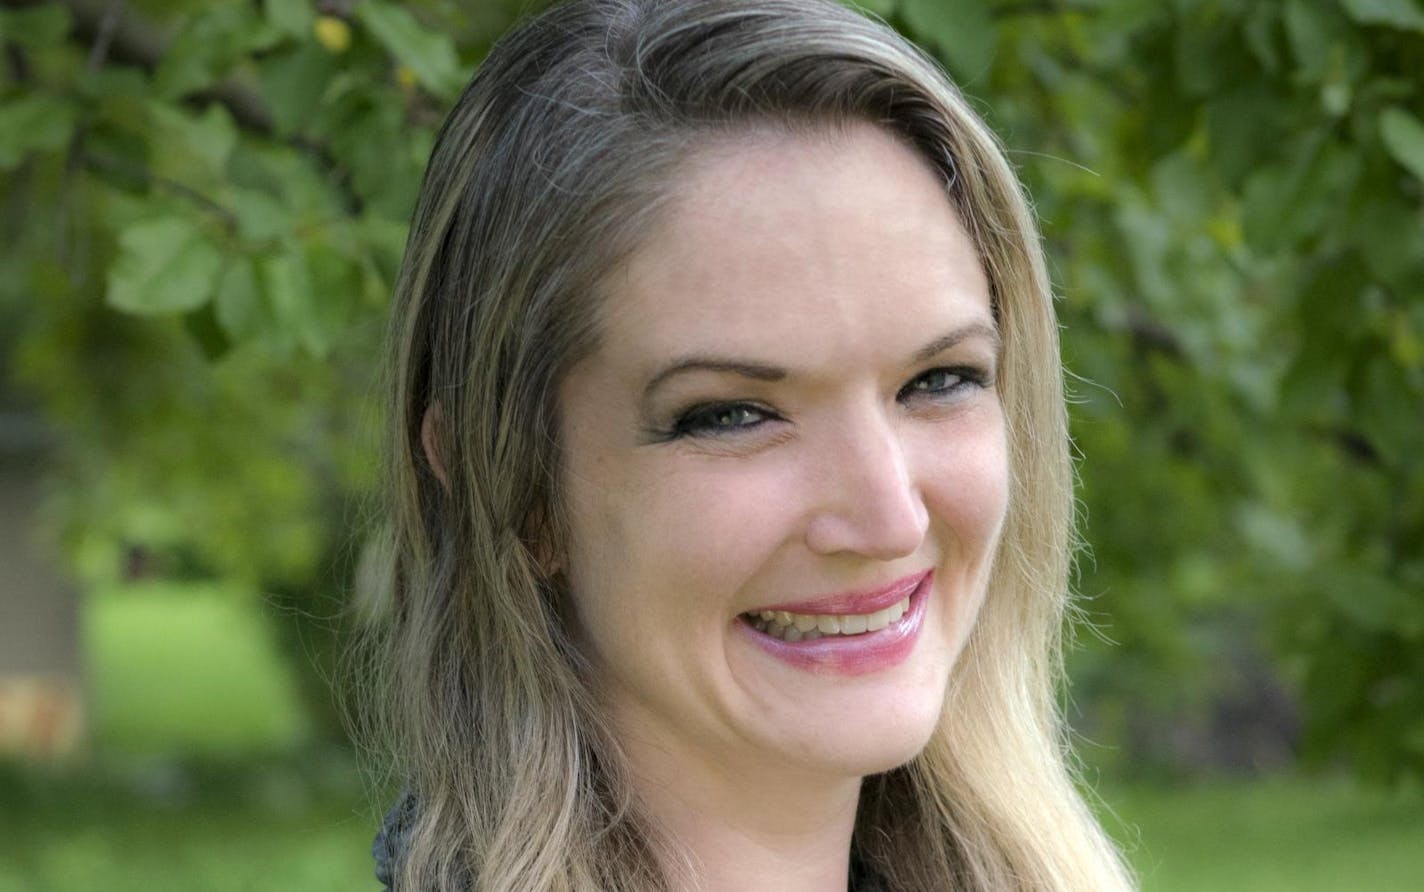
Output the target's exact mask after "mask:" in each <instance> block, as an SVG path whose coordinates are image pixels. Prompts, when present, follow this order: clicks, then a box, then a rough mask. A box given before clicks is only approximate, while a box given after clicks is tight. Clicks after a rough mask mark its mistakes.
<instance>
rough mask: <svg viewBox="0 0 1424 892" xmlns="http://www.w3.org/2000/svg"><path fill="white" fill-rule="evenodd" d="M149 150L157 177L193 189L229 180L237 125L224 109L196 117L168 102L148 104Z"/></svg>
mask: <svg viewBox="0 0 1424 892" xmlns="http://www.w3.org/2000/svg"><path fill="white" fill-rule="evenodd" d="M148 115H149V121H150V133H149V146H150V150H149V151H150V155H151V164H152V165H153V169H154V172H155V173H158V174H161V175H162V176H166V177H168V178H169V179H173V180H177V181H179V182H183V183H186V184H187V185H190V186H193V187H194V188H202V187H205V186H210V185H215V184H217V183H221V182H223V181H224V180H226V168H227V161H228V158H229V157H230V156H231V155H232V150H233V147H234V146H235V145H236V144H237V125H236V124H234V123H233V120H232V115H231V114H229V113H228V111H227V109H225V108H223V107H222V106H221V105H217V104H213V105H209V106H208V107H207V109H206V110H204V111H203V113H202V114H200V115H193V114H191V113H189V112H188V111H186V110H185V109H181V108H179V107H178V106H175V105H173V104H171V103H168V102H162V101H153V102H150V103H148Z"/></svg>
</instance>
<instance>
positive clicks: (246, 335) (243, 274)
mask: <svg viewBox="0 0 1424 892" xmlns="http://www.w3.org/2000/svg"><path fill="white" fill-rule="evenodd" d="M214 303H215V304H216V309H217V319H218V324H219V325H221V326H222V329H223V331H225V332H227V335H228V337H230V338H232V339H233V340H234V341H238V342H241V341H247V340H252V339H255V338H257V337H258V336H260V335H261V334H263V333H264V330H265V328H266V326H267V314H266V313H265V312H264V307H263V305H262V293H261V291H260V290H259V288H258V284H257V271H256V269H255V268H254V267H253V264H252V261H251V260H248V259H247V258H239V259H238V260H236V261H234V262H233V263H231V264H229V265H228V268H227V271H226V272H225V273H223V277H222V282H221V283H220V284H219V285H218V292H217V297H216V298H215V300H214Z"/></svg>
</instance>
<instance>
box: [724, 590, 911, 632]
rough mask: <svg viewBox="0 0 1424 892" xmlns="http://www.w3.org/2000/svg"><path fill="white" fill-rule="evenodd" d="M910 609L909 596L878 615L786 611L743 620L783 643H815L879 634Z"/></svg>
mask: <svg viewBox="0 0 1424 892" xmlns="http://www.w3.org/2000/svg"><path fill="white" fill-rule="evenodd" d="M909 609H910V598H909V597H908V596H907V597H905V598H903V599H901V600H900V601H897V602H895V603H894V604H891V605H890V606H889V607H886V608H884V609H883V610H877V611H875V612H874V613H839V614H834V615H832V614H829V613H791V612H789V611H786V610H762V611H760V612H757V613H743V614H742V620H743V621H744V622H746V623H747V625H749V626H751V627H752V628H753V629H756V630H757V631H758V632H761V633H762V634H764V635H768V636H770V637H772V638H776V639H778V640H780V641H793V642H794V641H815V640H816V639H818V638H834V637H842V638H849V637H854V636H856V635H865V634H867V633H869V632H879V631H880V630H881V629H884V628H885V627H887V626H889V625H891V624H892V623H896V622H899V620H900V618H901V617H902V616H904V615H905V612H906V611H907V610H909Z"/></svg>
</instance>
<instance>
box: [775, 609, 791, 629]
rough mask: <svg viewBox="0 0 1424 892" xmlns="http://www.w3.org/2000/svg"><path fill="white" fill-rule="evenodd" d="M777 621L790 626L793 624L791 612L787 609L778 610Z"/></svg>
mask: <svg viewBox="0 0 1424 892" xmlns="http://www.w3.org/2000/svg"><path fill="white" fill-rule="evenodd" d="M776 621H777V622H778V623H780V624H781V625H783V626H789V625H791V614H789V613H787V612H786V611H785V610H778V611H776Z"/></svg>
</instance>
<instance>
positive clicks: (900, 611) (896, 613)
mask: <svg viewBox="0 0 1424 892" xmlns="http://www.w3.org/2000/svg"><path fill="white" fill-rule="evenodd" d="M909 609H910V599H909V598H906V599H905V600H903V601H901V602H899V603H898V604H896V605H894V606H893V607H891V608H890V622H892V623H893V622H895V621H896V620H898V619H899V618H900V617H902V616H904V615H905V611H906V610H909Z"/></svg>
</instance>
